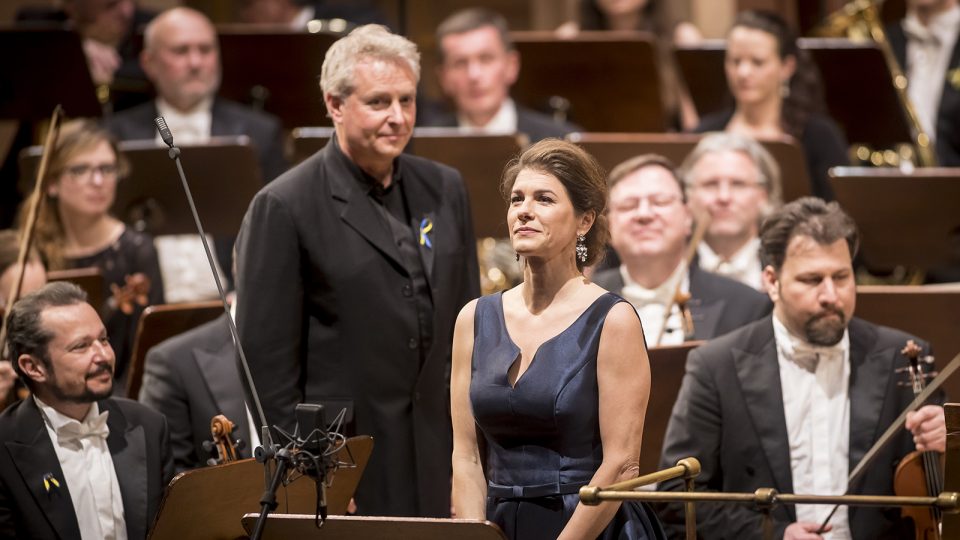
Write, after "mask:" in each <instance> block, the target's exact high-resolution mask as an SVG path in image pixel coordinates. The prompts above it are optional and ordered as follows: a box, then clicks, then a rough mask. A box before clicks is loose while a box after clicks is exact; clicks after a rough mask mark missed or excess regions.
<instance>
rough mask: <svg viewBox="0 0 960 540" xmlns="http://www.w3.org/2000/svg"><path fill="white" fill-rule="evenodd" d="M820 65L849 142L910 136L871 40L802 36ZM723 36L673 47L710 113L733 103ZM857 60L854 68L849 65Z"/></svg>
mask: <svg viewBox="0 0 960 540" xmlns="http://www.w3.org/2000/svg"><path fill="white" fill-rule="evenodd" d="M799 46H800V48H801V49H804V50H806V51H807V52H808V53H809V54H810V56H811V58H812V59H813V62H814V63H815V64H816V65H817V68H818V69H819V70H820V73H821V76H822V79H823V87H824V98H825V101H826V105H827V110H828V111H829V113H830V116H831V117H832V118H833V119H834V120H835V121H836V122H837V123H838V124H840V126H841V127H842V128H843V130H844V132H845V133H846V136H847V139H848V140H849V141H851V142H859V143H866V144H870V145H873V146H876V147H879V148H889V147H891V146H893V145H895V144H897V143H903V142H909V141H910V140H911V139H910V129H909V125H908V124H907V118H906V115H905V114H904V111H903V106H902V105H901V104H900V101H899V99H898V97H897V93H896V89H895V88H894V86H893V77H892V75H891V74H890V69H889V67H888V66H887V64H886V62H885V61H884V58H883V53H882V52H881V51H880V49H879V48H878V47H877V46H876V45H875V44H873V43H854V42H852V41H850V40H848V39H837V38H802V39H800V40H799ZM725 52H726V42H725V41H724V40H708V41H706V42H704V43H703V44H700V45H696V46H680V47H678V48H677V49H676V51H675V52H674V54H675V56H676V59H677V65H678V66H679V67H680V72H681V73H682V74H683V77H684V79H685V80H686V81H687V83H688V84H687V87H688V88H689V90H690V97H691V99H693V102H694V105H695V106H696V108H697V111H698V112H699V113H700V114H701V115H704V114H709V113H713V112H716V111H719V110H722V109H724V108H726V107H730V106H732V105H733V99H732V98H731V96H730V91H729V89H728V88H727V81H726V75H725V73H724V69H723V62H724V54H725ZM850 66H856V69H850Z"/></svg>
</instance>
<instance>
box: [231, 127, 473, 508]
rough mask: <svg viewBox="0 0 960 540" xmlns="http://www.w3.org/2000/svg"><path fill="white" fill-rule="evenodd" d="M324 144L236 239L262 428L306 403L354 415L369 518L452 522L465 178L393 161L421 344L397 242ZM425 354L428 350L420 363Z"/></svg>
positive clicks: (467, 263)
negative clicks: (414, 250)
mask: <svg viewBox="0 0 960 540" xmlns="http://www.w3.org/2000/svg"><path fill="white" fill-rule="evenodd" d="M336 144H337V143H336V138H333V139H331V142H330V143H329V144H327V146H326V147H324V148H323V149H322V150H320V151H319V152H317V153H316V154H314V155H313V156H311V157H309V158H307V159H306V160H304V161H303V162H302V163H300V164H299V165H297V166H296V167H294V168H293V169H291V170H290V171H288V172H287V173H286V174H284V175H283V176H281V177H280V178H278V179H277V180H275V181H273V182H271V183H270V184H269V185H267V186H266V187H265V188H264V189H263V190H261V191H260V193H259V194H257V196H256V197H255V198H254V200H253V202H252V203H251V204H250V208H249V210H248V211H247V215H246V217H245V218H244V223H243V226H242V227H241V232H240V236H239V238H238V246H239V247H238V272H237V283H238V287H237V302H238V305H237V306H238V313H237V325H238V327H239V330H240V336H241V341H242V342H243V346H244V349H245V353H246V356H247V358H248V359H249V362H250V367H251V371H252V374H253V377H254V381H255V383H256V385H257V390H258V391H259V393H260V398H261V400H262V402H263V406H264V411H265V414H266V416H267V420H268V421H269V422H270V423H271V424H279V425H281V426H284V427H286V428H291V427H292V425H293V422H294V414H293V413H294V407H295V406H296V404H298V403H301V402H308V403H322V404H326V405H327V411H328V412H327V416H328V418H329V417H331V416H333V415H334V414H336V413H337V412H338V411H339V410H340V408H341V407H347V408H348V409H349V408H352V410H353V413H354V414H353V420H354V424H355V429H356V433H358V434H365V435H372V436H373V437H374V445H375V446H374V449H373V455H372V457H371V459H370V462H369V464H368V465H367V468H366V471H365V472H364V473H363V478H362V479H361V482H360V486H359V488H358V491H357V494H356V499H357V505H358V507H359V511H360V512H361V513H364V514H373V515H423V516H443V515H447V514H448V513H449V506H448V502H449V498H450V452H451V447H452V442H451V429H450V420H449V397H448V378H449V364H450V349H451V342H452V339H453V327H454V323H455V321H456V317H457V314H458V312H459V310H460V308H461V307H463V305H465V304H466V303H467V302H468V301H470V300H471V299H473V298H475V297H477V296H478V295H479V276H478V274H479V270H478V267H477V252H476V240H475V238H474V235H473V226H472V222H471V217H470V205H469V202H468V200H467V193H466V190H465V188H464V184H463V181H462V180H461V178H460V175H459V173H457V171H455V170H454V169H451V168H449V167H446V166H444V165H441V164H438V163H434V162H432V161H428V160H425V159H422V158H418V157H415V156H410V155H406V154H403V155H401V156H400V157H398V158H397V159H396V160H395V162H394V167H395V168H397V169H398V170H399V172H400V175H401V177H402V182H401V183H400V184H399V187H401V188H402V189H403V190H404V193H405V195H406V197H405V198H406V201H407V203H408V206H409V214H410V218H411V222H412V223H411V226H412V227H414V228H415V229H416V228H417V225H418V224H419V223H421V221H422V220H423V219H424V218H428V219H429V220H430V221H432V223H433V228H432V231H431V232H430V233H428V238H429V239H430V240H431V245H432V247H427V246H426V245H425V244H419V255H420V257H421V261H422V263H423V270H424V272H425V274H426V281H427V285H428V286H429V291H430V293H431V295H432V301H433V340H432V344H422V343H420V339H419V330H418V329H419V322H418V310H417V304H416V301H415V298H414V297H413V296H412V294H411V291H412V287H413V281H412V278H411V275H410V274H409V272H408V270H407V268H406V267H405V266H404V264H403V260H402V258H401V256H400V254H399V251H398V248H397V246H396V245H395V243H394V239H393V235H392V233H391V231H390V229H389V228H388V226H387V224H386V222H385V221H384V220H383V217H382V216H381V215H380V214H379V213H378V211H377V208H375V207H374V204H376V203H374V202H372V201H371V199H370V197H369V196H368V195H367V192H366V189H365V188H364V187H363V186H362V185H361V184H360V182H359V181H358V179H357V176H358V171H359V168H357V167H356V166H355V165H353V164H352V163H351V162H350V161H349V160H348V159H347V158H346V157H345V156H344V155H343V154H342V152H340V150H339V148H338V147H337V146H336ZM420 347H425V348H427V350H425V351H423V356H422V358H423V362H422V363H421V351H420V350H419V349H420Z"/></svg>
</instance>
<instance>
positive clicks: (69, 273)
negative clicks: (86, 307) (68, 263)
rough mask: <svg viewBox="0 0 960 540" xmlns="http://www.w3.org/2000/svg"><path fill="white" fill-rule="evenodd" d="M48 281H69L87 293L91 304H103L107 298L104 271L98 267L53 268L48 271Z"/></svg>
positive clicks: (88, 301) (97, 305) (97, 306)
mask: <svg viewBox="0 0 960 540" xmlns="http://www.w3.org/2000/svg"><path fill="white" fill-rule="evenodd" d="M47 281H69V282H70V283H73V284H74V285H76V286H77V287H80V288H81V289H83V290H84V292H86V293H87V303H88V304H90V305H91V306H96V309H99V306H102V305H103V300H104V298H106V283H104V281H103V272H101V271H100V269H99V268H97V267H95V266H94V267H90V268H72V269H70V270H53V271H51V272H47Z"/></svg>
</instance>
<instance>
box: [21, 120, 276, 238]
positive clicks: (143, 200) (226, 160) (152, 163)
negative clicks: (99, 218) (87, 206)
mask: <svg viewBox="0 0 960 540" xmlns="http://www.w3.org/2000/svg"><path fill="white" fill-rule="evenodd" d="M180 148H181V151H182V152H181V158H180V159H181V160H182V162H183V169H184V172H185V173H186V175H187V180H188V181H189V182H190V189H191V191H192V192H193V197H194V200H195V201H196V205H197V212H198V213H199V214H200V217H201V219H202V221H203V227H204V229H205V231H206V232H207V233H208V234H212V235H214V236H226V237H232V236H235V235H236V234H237V231H239V230H240V223H241V222H242V221H243V216H244V214H245V213H246V211H247V206H249V204H250V201H251V200H252V199H253V196H254V195H256V194H257V191H259V190H260V188H262V187H263V182H262V180H261V176H260V164H259V162H258V161H257V156H256V153H255V152H254V150H253V147H252V146H251V145H250V139H249V138H248V137H247V136H245V135H241V136H239V137H214V138H213V139H211V140H210V142H209V143H208V144H204V145H196V146H193V145H184V146H181V147H180ZM120 151H121V152H123V153H124V155H125V156H126V157H127V159H128V160H129V162H130V176H129V177H128V178H125V179H123V180H122V181H120V182H118V183H117V195H116V200H115V201H114V203H113V209H112V212H113V213H114V215H116V216H117V217H118V218H119V219H122V220H123V221H125V222H127V223H133V224H137V226H138V228H140V225H141V224H142V225H143V228H144V229H145V230H146V231H147V232H149V233H151V234H153V235H154V236H159V235H162V234H197V226H196V223H194V221H193V215H192V214H191V213H190V207H189V206H188V204H187V199H186V195H185V194H184V193H183V187H182V185H181V182H180V178H179V176H178V175H177V168H176V165H175V164H174V163H173V162H172V161H171V160H170V158H169V156H168V155H167V148H164V147H160V146H158V145H157V144H155V143H154V142H153V141H152V140H150V141H125V142H122V143H120ZM40 152H41V147H39V146H32V147H30V148H27V149H25V150H24V151H23V152H22V153H21V155H20V171H21V175H20V178H21V183H20V185H21V190H23V192H24V193H27V192H29V190H30V189H32V187H33V181H34V180H33V179H34V176H35V175H33V174H30V173H31V172H32V171H34V170H36V166H37V163H39V159H40Z"/></svg>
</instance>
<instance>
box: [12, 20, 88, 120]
mask: <svg viewBox="0 0 960 540" xmlns="http://www.w3.org/2000/svg"><path fill="white" fill-rule="evenodd" d="M0 51H5V53H6V54H2V55H0V73H3V75H4V82H3V84H0V118H13V119H17V120H25V121H34V120H41V119H44V118H48V117H49V116H50V111H52V110H53V108H54V107H56V105H57V104H61V105H62V106H63V109H64V111H65V112H66V113H67V114H69V115H70V116H72V117H78V116H89V117H99V116H100V115H101V114H102V113H103V110H102V108H101V107H100V102H99V101H97V95H96V91H95V90H94V86H93V80H92V79H91V78H90V72H89V71H88V70H87V58H86V56H84V54H83V47H82V45H81V44H80V36H79V35H78V34H77V33H76V32H73V31H71V30H63V29H32V28H30V29H28V28H17V27H12V26H10V25H0ZM54 59H55V61H52V60H54ZM67 88H69V89H70V90H69V91H66V92H65V91H64V89H67Z"/></svg>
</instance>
